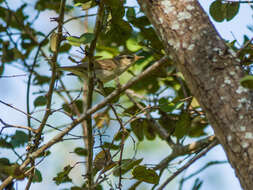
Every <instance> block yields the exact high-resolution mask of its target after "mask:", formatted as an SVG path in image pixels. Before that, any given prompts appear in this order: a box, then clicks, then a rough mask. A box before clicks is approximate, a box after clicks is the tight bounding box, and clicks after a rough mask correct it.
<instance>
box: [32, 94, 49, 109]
mask: <svg viewBox="0 0 253 190" xmlns="http://www.w3.org/2000/svg"><path fill="white" fill-rule="evenodd" d="M46 104H47V98H46V97H45V96H39V97H37V98H36V99H35V100H34V102H33V105H34V107H38V106H44V105H46Z"/></svg>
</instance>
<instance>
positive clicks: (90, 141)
mask: <svg viewBox="0 0 253 190" xmlns="http://www.w3.org/2000/svg"><path fill="white" fill-rule="evenodd" d="M103 16H104V3H103V1H100V3H99V7H98V15H97V18H96V24H95V28H94V36H95V37H94V39H93V40H92V42H91V44H90V48H89V52H88V86H87V87H88V88H87V97H86V108H85V112H87V110H88V109H90V108H91V106H92V95H93V90H94V76H95V71H94V66H93V57H94V52H95V49H96V43H97V39H98V36H99V33H100V31H101V26H102V22H103ZM85 128H86V129H87V136H88V139H87V144H88V147H87V149H88V162H87V170H88V171H87V178H88V189H89V190H92V189H93V184H94V181H93V178H94V176H93V166H92V164H93V131H92V116H91V114H89V115H87V117H86V119H85V122H84V124H83V130H84V131H86V129H85Z"/></svg>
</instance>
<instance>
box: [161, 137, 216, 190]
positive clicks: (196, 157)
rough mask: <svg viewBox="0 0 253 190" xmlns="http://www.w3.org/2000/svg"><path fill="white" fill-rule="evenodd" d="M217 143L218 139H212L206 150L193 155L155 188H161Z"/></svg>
mask: <svg viewBox="0 0 253 190" xmlns="http://www.w3.org/2000/svg"><path fill="white" fill-rule="evenodd" d="M217 144H218V140H217V139H216V140H214V141H213V142H212V143H211V144H209V145H208V147H207V148H206V150H204V151H202V152H201V153H199V154H198V155H196V156H194V157H193V158H192V159H191V160H190V161H189V162H187V163H186V164H185V165H184V166H182V167H181V168H180V169H178V170H177V171H176V172H175V173H174V174H173V175H172V176H170V177H169V178H168V179H167V180H166V181H165V182H164V183H163V184H162V185H161V186H160V187H159V188H158V189H157V190H163V189H164V188H165V186H166V185H168V183H169V182H170V181H172V180H173V179H174V178H175V177H177V176H178V174H180V173H181V172H182V171H184V170H185V169H186V168H188V167H189V166H190V165H192V164H193V163H194V162H195V161H196V160H198V159H199V158H201V157H202V156H204V155H205V154H206V153H207V152H208V151H209V150H211V149H212V148H213V147H215V146H216V145H217Z"/></svg>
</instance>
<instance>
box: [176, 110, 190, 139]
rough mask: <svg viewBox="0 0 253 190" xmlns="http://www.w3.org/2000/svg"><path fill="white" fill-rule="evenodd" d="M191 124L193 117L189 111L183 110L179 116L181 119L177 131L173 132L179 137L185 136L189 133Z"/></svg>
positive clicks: (177, 124)
mask: <svg viewBox="0 0 253 190" xmlns="http://www.w3.org/2000/svg"><path fill="white" fill-rule="evenodd" d="M190 126H191V118H190V116H189V114H188V113H186V112H183V113H181V115H180V116H179V120H178V122H177V123H176V129H175V133H174V134H173V135H174V136H176V137H177V138H178V139H181V138H183V137H184V136H185V135H187V134H188V132H189V130H190Z"/></svg>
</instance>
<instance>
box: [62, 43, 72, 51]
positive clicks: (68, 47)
mask: <svg viewBox="0 0 253 190" xmlns="http://www.w3.org/2000/svg"><path fill="white" fill-rule="evenodd" d="M70 48H71V45H70V44H67V43H65V44H63V45H62V46H61V47H60V49H59V52H60V53H65V52H68V51H69V50H70Z"/></svg>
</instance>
